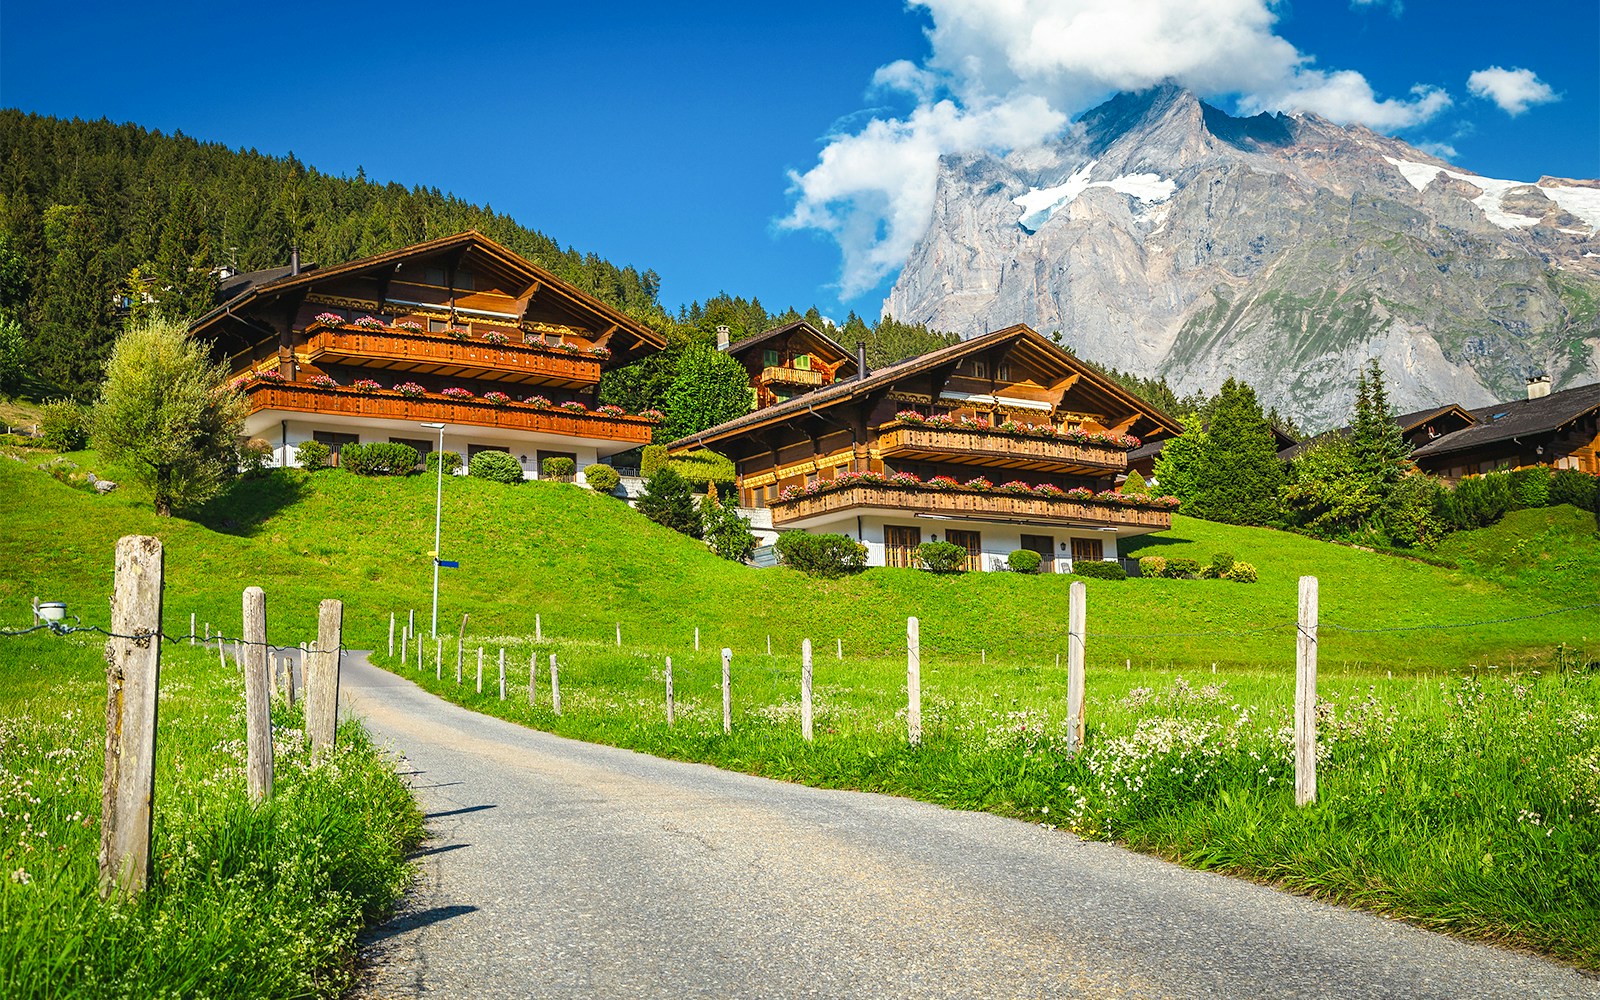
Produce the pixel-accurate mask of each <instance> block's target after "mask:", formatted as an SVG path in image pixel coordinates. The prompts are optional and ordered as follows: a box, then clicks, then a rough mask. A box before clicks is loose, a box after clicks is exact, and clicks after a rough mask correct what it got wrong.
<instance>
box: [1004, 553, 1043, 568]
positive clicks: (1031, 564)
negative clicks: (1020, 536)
mask: <svg viewBox="0 0 1600 1000" xmlns="http://www.w3.org/2000/svg"><path fill="white" fill-rule="evenodd" d="M1043 560H1044V557H1043V556H1041V555H1039V553H1037V552H1035V551H1033V550H1032V549H1017V550H1016V551H1015V552H1013V553H1011V554H1010V555H1008V556H1006V565H1007V566H1010V567H1011V572H1013V573H1037V572H1039V563H1040V562H1042V561H1043Z"/></svg>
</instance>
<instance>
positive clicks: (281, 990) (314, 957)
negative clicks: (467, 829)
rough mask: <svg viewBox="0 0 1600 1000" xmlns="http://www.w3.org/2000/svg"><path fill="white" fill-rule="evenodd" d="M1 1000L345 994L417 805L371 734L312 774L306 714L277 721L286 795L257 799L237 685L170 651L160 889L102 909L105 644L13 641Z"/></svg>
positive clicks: (0, 804)
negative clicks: (359, 939) (251, 789)
mask: <svg viewBox="0 0 1600 1000" xmlns="http://www.w3.org/2000/svg"><path fill="white" fill-rule="evenodd" d="M0 643H4V645H3V646H0V996H5V997H8V998H11V997H17V998H28V997H41V998H42V997H52V998H54V997H94V998H105V997H150V996H171V997H198V996H205V997H240V998H244V997H268V996H272V997H283V996H296V997H309V996H327V997H332V996H338V995H339V994H340V993H341V992H342V990H343V989H344V988H345V986H346V985H348V983H349V982H350V979H351V973H352V966H351V958H352V956H353V954H354V945H355V935H356V932H357V931H358V930H359V929H360V928H361V927H362V926H363V925H364V924H365V923H367V922H370V921H373V920H375V919H377V918H378V917H379V916H380V915H381V914H382V913H383V912H385V910H386V909H387V908H388V907H390V906H391V905H392V904H393V902H394V901H395V900H396V898H397V897H398V894H399V893H400V891H401V890H402V888H403V886H404V884H405V882H406V880H407V867H406V863H405V855H406V853H407V851H408V850H409V848H410V847H411V846H412V845H414V844H415V843H416V842H417V841H418V839H419V838H420V831H421V818H420V815H419V814H418V812H417V809H416V806H415V805H414V804H413V802H412V801H411V798H410V794H409V792H408V791H407V789H406V788H405V786H404V784H403V783H402V782H401V780H400V779H399V777H398V776H397V775H396V774H395V773H394V769H393V767H392V766H391V765H390V764H389V763H388V762H386V761H385V760H384V759H383V758H381V757H380V756H379V754H378V753H377V751H376V750H375V749H374V748H373V746H372V744H371V743H370V741H369V740H368V739H367V738H366V736H365V734H364V733H363V731H362V730H361V728H360V727H359V726H357V725H354V724H346V725H344V726H342V727H341V729H340V732H339V744H340V746H339V750H338V751H337V753H336V754H335V755H334V757H333V759H332V760H331V761H330V762H328V763H326V764H324V765H320V766H312V764H311V762H310V760H309V758H308V755H307V753H306V751H305V750H304V748H303V741H302V729H301V726H302V717H301V713H300V712H299V710H297V709H294V710H291V709H288V708H286V707H284V706H283V705H281V704H279V705H276V706H275V707H274V709H273V727H274V748H273V749H274V756H275V772H276V793H275V795H274V797H273V798H272V800H271V801H270V802H268V803H266V804H264V805H262V806H259V807H257V806H252V805H251V804H250V802H249V801H248V797H247V794H246V790H245V782H244V777H243V761H244V743H243V736H244V719H243V703H244V697H243V686H242V681H241V680H240V679H239V678H238V677H237V675H236V672H235V671H233V670H227V671H224V670H223V669H222V668H221V667H220V666H218V665H217V663H216V661H215V660H214V659H213V658H211V657H210V656H207V655H205V652H204V650H191V649H190V648H189V647H187V646H168V647H167V648H166V649H165V650H164V652H163V658H162V670H161V676H162V684H161V701H160V708H159V732H158V737H157V774H156V813H155V838H154V841H153V843H152V855H153V857H154V859H155V865H154V867H155V873H154V878H153V881H152V882H151V884H150V885H149V887H148V888H147V890H146V891H145V893H144V894H143V895H142V897H140V898H139V899H137V900H136V901H134V902H132V903H118V902H101V901H100V899H99V894H98V868H97V861H96V858H97V852H98V850H99V846H100V845H99V837H100V783H101V777H102V774H103V769H104V753H105V750H104V745H105V679H104V677H105V673H104V660H103V658H102V655H101V652H100V643H98V642H91V641H87V640H80V639H79V638H78V637H77V636H68V637H60V636H51V635H37V634H36V635H32V636H27V637H23V638H10V639H0Z"/></svg>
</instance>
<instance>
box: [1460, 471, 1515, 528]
mask: <svg viewBox="0 0 1600 1000" xmlns="http://www.w3.org/2000/svg"><path fill="white" fill-rule="evenodd" d="M1510 509H1511V475H1510V473H1507V472H1491V473H1489V474H1488V475H1483V476H1468V477H1467V478H1465V479H1463V480H1461V481H1460V482H1459V483H1456V488H1455V489H1454V490H1453V491H1451V493H1450V506H1449V511H1450V522H1451V524H1453V525H1454V526H1455V527H1457V528H1459V529H1461V530H1463V531H1470V530H1472V529H1473V528H1487V527H1488V526H1489V525H1491V524H1495V523H1498V522H1499V520H1500V519H1501V518H1502V517H1505V516H1506V511H1508V510H1510Z"/></svg>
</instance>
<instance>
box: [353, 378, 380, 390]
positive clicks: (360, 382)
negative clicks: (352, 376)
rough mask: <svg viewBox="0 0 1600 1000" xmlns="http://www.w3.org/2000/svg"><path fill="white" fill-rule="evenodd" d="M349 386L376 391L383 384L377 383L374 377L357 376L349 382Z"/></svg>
mask: <svg viewBox="0 0 1600 1000" xmlns="http://www.w3.org/2000/svg"><path fill="white" fill-rule="evenodd" d="M350 388H352V389H360V390H361V391H362V392H377V391H378V390H379V389H382V388H383V386H381V385H379V384H378V382H377V380H376V379H370V378H358V379H356V380H355V381H354V382H351V383H350Z"/></svg>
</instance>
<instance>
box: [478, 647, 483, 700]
mask: <svg viewBox="0 0 1600 1000" xmlns="http://www.w3.org/2000/svg"><path fill="white" fill-rule="evenodd" d="M478 693H479V694H483V647H482V646H479V647H478Z"/></svg>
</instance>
